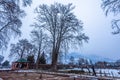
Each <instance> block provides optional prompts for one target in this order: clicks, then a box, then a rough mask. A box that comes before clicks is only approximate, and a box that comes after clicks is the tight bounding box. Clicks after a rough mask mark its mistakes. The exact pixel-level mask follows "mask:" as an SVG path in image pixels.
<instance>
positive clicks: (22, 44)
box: [9, 39, 36, 58]
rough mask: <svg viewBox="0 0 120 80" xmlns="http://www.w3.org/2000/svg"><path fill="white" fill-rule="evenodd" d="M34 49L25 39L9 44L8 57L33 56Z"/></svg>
mask: <svg viewBox="0 0 120 80" xmlns="http://www.w3.org/2000/svg"><path fill="white" fill-rule="evenodd" d="M35 53H36V48H35V46H34V45H32V44H31V43H29V42H28V40H27V39H22V40H19V42H18V43H16V44H11V49H10V54H9V56H10V57H15V56H16V57H17V58H26V57H27V56H29V55H35Z"/></svg>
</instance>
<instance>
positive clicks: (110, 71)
mask: <svg viewBox="0 0 120 80" xmlns="http://www.w3.org/2000/svg"><path fill="white" fill-rule="evenodd" d="M0 70H11V68H0ZM64 70H81V69H80V68H74V69H63V71H64ZM83 70H84V71H85V72H88V70H87V69H83ZM16 71H17V72H45V73H50V72H49V71H42V70H34V69H31V70H16ZM60 71H62V70H60ZM90 71H91V72H92V70H91V69H90ZM95 71H96V73H97V75H98V76H105V74H106V76H111V77H120V74H119V73H118V72H120V70H117V69H95ZM51 73H53V72H51Z"/></svg>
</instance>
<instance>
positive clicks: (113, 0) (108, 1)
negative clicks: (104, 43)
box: [102, 0, 120, 34]
mask: <svg viewBox="0 0 120 80" xmlns="http://www.w3.org/2000/svg"><path fill="white" fill-rule="evenodd" d="M102 2H103V3H102V8H103V10H104V11H105V14H106V16H107V15H108V13H113V14H114V15H119V14H120V0H102ZM119 23H120V18H119V17H118V18H117V19H113V20H112V28H113V29H115V31H113V34H119V33H120V25H119Z"/></svg>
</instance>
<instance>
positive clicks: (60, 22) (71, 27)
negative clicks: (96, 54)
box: [34, 3, 88, 68]
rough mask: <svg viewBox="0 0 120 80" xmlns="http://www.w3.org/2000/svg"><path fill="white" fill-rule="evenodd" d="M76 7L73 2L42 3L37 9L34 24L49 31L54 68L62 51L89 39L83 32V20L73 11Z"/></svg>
mask: <svg viewBox="0 0 120 80" xmlns="http://www.w3.org/2000/svg"><path fill="white" fill-rule="evenodd" d="M74 8H75V7H74V6H72V4H67V5H63V4H60V3H55V4H52V5H50V6H48V5H46V4H43V5H40V6H39V7H37V8H36V10H35V12H36V13H37V15H38V16H37V17H36V22H35V23H34V26H35V27H39V28H41V29H42V30H44V31H46V33H48V37H49V38H48V39H49V44H50V47H51V51H50V52H51V53H52V65H53V68H55V67H56V64H57V59H58V54H59V52H60V51H63V50H64V49H65V48H67V49H68V48H69V47H70V46H72V47H73V45H74V46H75V45H81V44H82V42H83V40H84V41H86V42H87V41H88V37H87V36H86V35H85V34H84V33H82V30H83V23H82V21H80V20H78V19H77V18H76V16H75V15H74V14H73V12H72V10H73V9H74Z"/></svg>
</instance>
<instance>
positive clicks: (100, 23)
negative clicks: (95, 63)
mask: <svg viewBox="0 0 120 80" xmlns="http://www.w3.org/2000/svg"><path fill="white" fill-rule="evenodd" d="M55 2H59V3H63V4H68V3H73V5H74V6H75V9H74V10H73V12H74V14H75V15H76V16H77V18H78V19H79V20H82V21H83V23H84V32H85V33H86V35H87V36H89V38H90V40H89V43H85V44H83V46H82V47H81V48H80V49H79V50H78V51H77V52H79V53H82V54H96V55H100V56H103V57H107V58H111V59H120V57H119V56H120V49H119V48H120V45H119V44H120V35H112V34H111V32H112V31H113V30H112V29H111V20H112V18H114V17H115V16H112V15H111V16H110V15H109V16H107V17H106V16H105V13H104V12H103V10H102V9H101V0H33V4H32V6H31V7H27V8H25V11H26V13H27V16H26V17H25V18H24V19H23V26H22V29H21V30H22V32H23V36H22V38H28V39H30V36H29V34H30V31H31V29H32V28H30V25H31V24H32V23H33V21H34V19H33V18H34V17H35V14H34V13H33V12H34V9H35V8H36V7H37V6H38V5H40V4H43V3H44V4H48V5H50V4H53V3H55ZM73 52H74V51H73Z"/></svg>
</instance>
